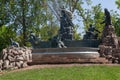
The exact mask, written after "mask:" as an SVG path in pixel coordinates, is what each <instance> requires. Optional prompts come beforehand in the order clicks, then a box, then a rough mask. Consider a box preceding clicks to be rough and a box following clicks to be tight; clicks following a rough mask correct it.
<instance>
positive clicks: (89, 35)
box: [83, 24, 100, 39]
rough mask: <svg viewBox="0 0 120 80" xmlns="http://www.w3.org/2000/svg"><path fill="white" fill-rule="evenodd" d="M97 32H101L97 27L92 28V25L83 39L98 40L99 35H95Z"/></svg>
mask: <svg viewBox="0 0 120 80" xmlns="http://www.w3.org/2000/svg"><path fill="white" fill-rule="evenodd" d="M95 31H96V32H97V33H100V31H98V30H97V29H96V28H95V27H93V26H92V24H90V26H89V28H88V31H86V34H85V35H84V37H83V39H97V37H98V34H97V33H95Z"/></svg>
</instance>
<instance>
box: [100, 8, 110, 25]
mask: <svg viewBox="0 0 120 80" xmlns="http://www.w3.org/2000/svg"><path fill="white" fill-rule="evenodd" d="M104 15H105V19H104V21H103V22H102V23H101V24H103V23H105V26H108V25H112V23H111V16H110V12H109V11H108V9H106V8H105V9H104Z"/></svg>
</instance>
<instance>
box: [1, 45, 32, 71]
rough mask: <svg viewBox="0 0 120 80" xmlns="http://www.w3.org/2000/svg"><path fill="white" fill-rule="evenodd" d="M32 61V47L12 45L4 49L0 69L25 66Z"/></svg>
mask: <svg viewBox="0 0 120 80" xmlns="http://www.w3.org/2000/svg"><path fill="white" fill-rule="evenodd" d="M31 61H32V50H31V49H30V48H27V47H13V46H10V47H8V48H5V49H3V50H2V53H1V57H0V70H5V69H19V68H24V67H26V66H28V64H27V63H28V62H31Z"/></svg>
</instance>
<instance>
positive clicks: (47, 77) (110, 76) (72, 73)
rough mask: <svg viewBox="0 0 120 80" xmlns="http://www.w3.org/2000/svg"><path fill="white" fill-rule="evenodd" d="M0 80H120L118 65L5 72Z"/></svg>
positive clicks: (119, 67)
mask: <svg viewBox="0 0 120 80" xmlns="http://www.w3.org/2000/svg"><path fill="white" fill-rule="evenodd" d="M0 80H120V66H79V67H67V68H66V67H59V68H58V67H57V68H43V69H32V70H25V71H19V72H11V73H6V74H3V75H1V76H0Z"/></svg>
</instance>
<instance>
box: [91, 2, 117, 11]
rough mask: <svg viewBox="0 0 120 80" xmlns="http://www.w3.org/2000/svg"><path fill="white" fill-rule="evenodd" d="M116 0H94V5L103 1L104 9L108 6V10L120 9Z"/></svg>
mask: <svg viewBox="0 0 120 80" xmlns="http://www.w3.org/2000/svg"><path fill="white" fill-rule="evenodd" d="M115 1H116V0H92V2H93V5H96V4H99V3H101V5H102V8H103V9H104V8H107V9H108V10H115V11H118V9H117V5H115Z"/></svg>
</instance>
